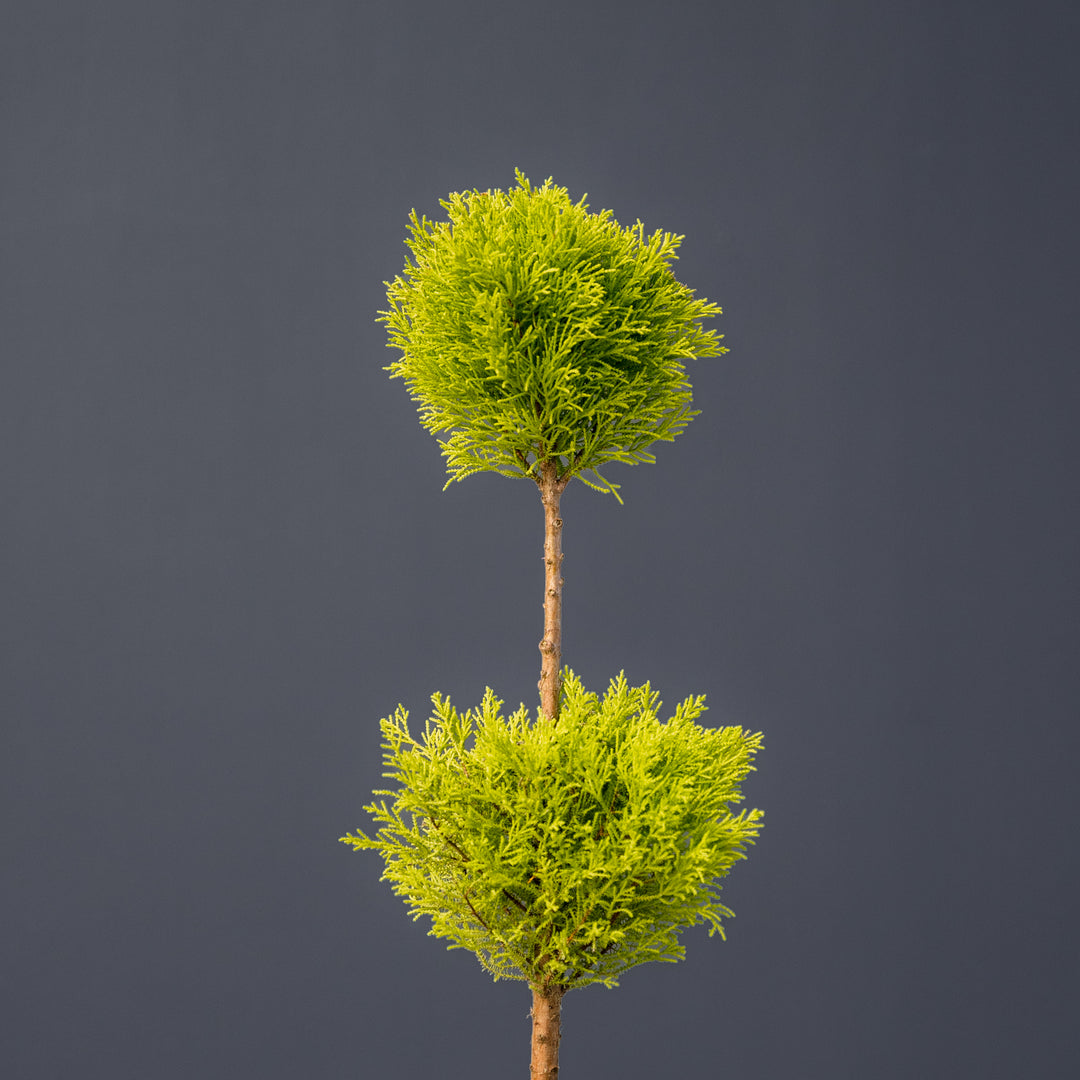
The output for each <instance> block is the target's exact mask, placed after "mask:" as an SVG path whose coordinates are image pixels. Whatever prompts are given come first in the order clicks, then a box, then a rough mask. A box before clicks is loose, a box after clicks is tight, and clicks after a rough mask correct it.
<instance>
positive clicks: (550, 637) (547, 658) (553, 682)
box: [536, 461, 568, 720]
mask: <svg viewBox="0 0 1080 1080" xmlns="http://www.w3.org/2000/svg"><path fill="white" fill-rule="evenodd" d="M567 479H568V478H563V479H561V480H560V479H559V470H558V467H557V465H556V463H555V462H554V461H545V462H544V464H543V465H541V466H540V477H539V479H538V480H537V481H536V483H537V485H538V486H539V488H540V500H541V501H542V502H543V504H544V637H543V640H542V641H541V642H540V682H539V683H538V684H537V687H538V689H539V690H540V711H541V712H543V713H544V715H545V716H549V717H551V718H552V719H553V720H558V719H559V692H560V690H561V689H562V685H561V684H562V676H561V672H562V587H563V580H562V518H561V517H559V500H560V499H561V498H562V493H563V489H564V488H565V487H566V481H567Z"/></svg>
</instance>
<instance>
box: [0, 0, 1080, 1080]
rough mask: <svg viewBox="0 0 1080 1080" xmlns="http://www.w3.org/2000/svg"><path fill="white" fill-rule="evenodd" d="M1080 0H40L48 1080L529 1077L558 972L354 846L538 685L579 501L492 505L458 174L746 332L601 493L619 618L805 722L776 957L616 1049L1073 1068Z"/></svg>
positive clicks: (768, 782)
mask: <svg viewBox="0 0 1080 1080" xmlns="http://www.w3.org/2000/svg"><path fill="white" fill-rule="evenodd" d="M1078 31H1080V16H1078V9H1077V7H1076V5H1075V4H1073V3H1071V2H1070V3H1031V4H1028V5H1024V4H1019V3H1017V4H1000V3H998V4H995V3H986V2H982V3H958V2H953V3H950V2H947V0H946V2H942V0H937V2H923V3H889V4H885V3H866V2H864V0H848V2H820V3H794V2H779V3H778V2H768V0H746V2H723V0H720V2H716V3H713V4H700V5H698V4H682V3H638V4H633V3H610V4H604V3H595V2H594V3H589V2H585V3H581V2H579V3H565V2H561V0H559V2H548V3H545V4H542V5H540V4H528V5H526V4H512V3H499V4H495V3H478V2H465V3H460V2H459V3H446V4H422V3H410V2H407V0H406V2H399V3H361V2H347V0H305V2H302V3H301V2H294V3H282V2H268V0H260V2H250V3H249V2H221V0H218V2H213V3H211V2H189V3H182V2H172V3H169V2H152V0H139V2H134V0H133V2H130V3H122V2H104V3H98V4H82V3H50V2H47V0H44V2H35V3H29V2H27V3H21V4H20V3H8V4H5V5H3V11H2V14H0V50H2V52H0V90H2V93H0V138H2V143H0V146H2V152H3V165H2V170H0V242H2V250H0V258H2V266H0V271H2V283H0V284H2V290H0V305H2V327H0V331H2V342H0V346H2V354H0V359H2V394H0V410H2V417H0V440H2V443H0V475H2V480H3V492H2V496H3V515H4V524H3V532H2V543H3V552H4V553H3V563H2V566H3V599H2V604H0V633H2V656H0V662H2V665H3V668H2V682H0V691H2V710H3V714H2V715H3V755H2V761H0V767H2V784H3V786H2V789H0V790H2V798H3V805H2V815H3V816H2V823H3V824H2V836H3V868H4V885H3V894H2V903H3V908H4V915H3V925H4V929H5V943H4V946H3V953H2V955H0V979H2V986H3V1003H2V1015H3V1018H4V1019H3V1028H4V1029H5V1030H4V1035H3V1048H2V1060H0V1072H2V1073H3V1075H4V1076H5V1077H12V1078H18V1080H23V1078H26V1080H39V1078H40V1080H46V1078H48V1080H51V1078H64V1080H66V1078H68V1077H79V1078H88V1080H89V1078H98V1077H101V1078H109V1080H123V1078H128V1077H130V1078H139V1080H144V1078H152V1080H158V1078H160V1080H173V1078H176V1080H188V1078H191V1077H203V1078H217V1077H221V1078H225V1077H228V1078H235V1077H259V1078H261V1080H279V1078H280V1080H296V1078H304V1080H307V1078H312V1080H323V1078H327V1080H330V1078H335V1080H336V1078H342V1080H345V1078H352V1077H373V1078H374V1077H383V1076H390V1075H394V1076H403V1077H423V1076H450V1077H470V1078H475V1080H482V1078H486V1077H492V1078H494V1077H507V1076H525V1075H526V1071H527V1060H528V1038H529V1024H528V1018H527V1013H528V1008H529V1000H528V993H527V991H526V989H525V988H524V987H523V986H522V985H521V984H519V983H499V984H493V983H492V982H491V980H490V978H489V977H488V976H487V975H486V974H485V973H484V972H483V971H482V970H481V969H480V967H479V965H478V964H477V963H476V961H475V960H474V959H473V957H471V956H470V955H469V954H467V953H464V952H460V951H459V952H450V953H448V952H446V951H445V950H444V948H443V945H442V943H440V942H438V941H435V940H434V939H430V938H427V937H426V936H425V929H426V927H425V926H424V925H423V924H413V923H411V922H410V921H409V919H408V918H407V917H406V912H405V907H404V905H403V904H402V902H401V901H400V900H399V899H397V898H396V897H394V896H393V895H392V894H391V892H390V891H389V889H388V888H387V886H385V885H384V884H380V883H379V881H378V877H379V873H380V870H381V865H380V863H379V860H378V859H377V857H376V856H374V855H370V854H363V855H357V854H352V853H350V852H349V851H348V850H347V849H346V848H345V847H344V846H343V845H340V844H338V843H337V837H338V836H340V835H341V834H342V833H343V832H345V831H346V830H347V829H350V828H353V827H354V826H356V825H358V824H361V823H364V822H365V821H366V817H365V815H364V814H363V813H362V811H361V805H362V803H363V802H365V801H367V797H368V795H369V793H370V790H371V788H372V787H374V786H378V785H379V784H380V782H381V781H380V776H379V773H380V768H381V762H380V750H379V745H378V741H379V735H378V730H377V722H378V720H379V718H380V717H381V716H384V715H386V714H387V713H388V712H390V711H392V710H393V708H394V706H395V705H396V704H397V703H398V701H401V702H403V703H404V704H405V705H406V706H407V707H408V708H410V709H411V710H412V713H413V717H414V720H415V721H418V722H419V721H420V720H422V718H423V716H424V715H425V710H426V708H427V703H428V697H429V695H430V694H431V692H432V691H434V690H442V691H445V692H448V693H450V694H451V695H452V696H453V697H454V699H455V701H456V702H457V703H459V704H461V705H467V704H471V703H474V702H475V701H477V700H478V698H479V696H480V694H481V693H482V691H483V688H484V686H485V685H487V684H491V685H493V686H494V687H495V688H496V689H497V690H498V691H499V693H500V695H501V696H503V697H504V698H505V699H506V700H507V701H508V702H509V703H510V704H513V705H516V703H517V702H518V701H521V700H525V701H526V702H528V703H529V704H530V705H531V704H533V702H534V700H535V695H536V690H535V683H536V677H537V673H538V658H539V654H538V652H537V649H536V642H537V641H538V640H539V636H540V630H541V611H540V599H541V596H540V588H541V571H542V567H541V563H540V558H539V556H540V546H541V541H542V516H541V511H540V504H539V500H538V498H537V495H536V492H535V489H534V488H532V487H531V485H529V484H527V483H512V482H510V481H508V480H504V479H501V478H499V477H494V476H479V477H475V478H473V479H470V480H468V481H466V482H464V483H462V484H459V485H455V486H454V487H452V488H451V489H450V490H448V491H447V492H445V493H442V492H441V491H440V488H441V487H442V484H443V481H444V472H443V462H442V459H441V458H440V456H439V454H438V452H437V447H436V446H435V444H434V442H433V440H432V439H431V438H430V437H429V436H428V435H427V434H426V433H424V432H423V431H422V429H421V428H420V426H419V424H418V423H417V420H416V414H415V406H414V404H413V403H412V402H410V401H409V399H408V397H407V395H406V393H405V391H404V389H403V386H402V384H401V383H400V382H390V381H389V380H388V379H387V377H386V374H385V373H384V372H383V371H382V370H381V369H382V365H384V364H388V363H389V362H390V361H391V360H392V359H393V354H392V353H390V352H389V351H388V350H386V349H385V347H384V342H385V334H384V331H383V329H382V327H380V326H378V325H376V324H375V323H374V321H373V320H374V317H375V313H376V311H377V310H378V309H379V308H380V307H383V306H385V295H384V288H383V285H382V282H383V280H384V279H386V278H388V277H391V276H393V275H394V274H395V273H397V272H398V271H399V269H400V268H401V265H402V263H403V259H404V255H405V249H404V246H403V239H404V236H405V225H406V218H407V214H408V212H409V210H410V209H411V208H413V207H416V208H418V209H419V210H421V211H422V212H426V213H428V214H429V215H430V216H434V215H437V214H439V213H440V208H439V206H438V200H439V198H441V197H445V195H446V194H447V193H448V192H450V191H452V190H462V189H469V188H473V187H479V188H486V187H489V186H501V187H507V186H509V185H511V184H512V183H513V169H514V167H515V166H520V167H521V168H522V169H523V170H524V171H525V172H526V173H527V174H528V175H529V176H530V177H531V178H532V179H533V180H534V181H536V182H540V181H542V180H543V179H544V178H545V177H547V176H548V175H553V176H554V178H555V180H556V182H557V183H559V184H561V185H564V186H566V187H568V188H569V190H570V193H571V195H572V196H573V197H574V198H575V199H576V198H579V197H580V196H581V195H582V194H584V193H586V192H587V193H588V194H589V201H590V205H591V206H592V207H593V209H596V210H599V209H601V208H611V209H612V210H613V211H614V213H615V215H616V217H618V218H619V219H620V220H621V221H622V222H623V223H624V224H630V223H632V222H633V221H634V220H635V219H636V218H638V217H640V218H641V219H642V220H643V221H644V222H645V224H646V226H647V227H648V228H649V229H653V228H657V227H660V228H664V229H667V230H671V231H675V232H678V233H683V234H685V236H686V241H685V243H684V245H683V249H682V254H683V257H682V260H681V262H680V263H679V264H678V272H679V275H680V277H681V278H682V280H684V281H686V282H687V283H688V284H689V285H691V286H692V287H694V288H695V289H697V290H698V293H699V295H702V296H706V297H708V298H709V299H712V300H715V301H717V302H719V303H721V304H722V305H723V306H724V308H725V316H724V318H723V319H722V320H721V322H722V326H721V329H722V330H723V332H724V333H725V334H726V344H727V345H729V346H730V348H731V353H730V355H729V356H727V357H725V358H723V359H721V360H709V361H702V362H700V363H698V364H694V365H693V366H692V369H691V377H692V379H693V382H694V386H695V396H696V403H697V405H698V407H699V408H700V409H701V410H702V415H701V416H700V417H699V418H698V419H697V420H696V421H695V422H694V423H693V424H692V425H691V427H690V429H689V430H688V432H687V434H686V435H685V436H683V437H682V438H681V439H680V440H679V441H678V442H676V443H675V444H673V445H661V446H660V447H659V450H658V455H659V461H658V464H657V465H655V466H645V467H640V468H637V469H619V468H615V469H612V470H611V474H612V476H613V478H614V479H616V480H617V481H619V482H621V483H623V485H624V487H623V492H624V494H625V498H626V505H625V507H619V506H618V505H617V504H616V503H615V501H614V500H613V499H611V498H605V497H603V496H601V495H598V494H595V493H593V492H591V491H588V490H587V489H585V488H584V487H580V486H578V487H575V488H572V489H570V490H569V491H568V493H567V495H566V496H565V500H564V517H565V520H566V533H565V547H566V564H565V571H566V572H565V577H566V582H567V585H566V589H567V592H566V613H565V619H566V624H565V625H566V633H565V646H566V653H565V659H566V660H567V662H568V663H570V664H571V666H573V667H574V668H575V669H576V670H577V672H578V673H579V674H580V675H581V676H582V677H583V678H584V679H585V681H586V683H587V684H588V685H590V686H592V687H594V688H597V689H602V688H603V686H604V685H605V684H606V682H607V680H608V678H610V677H611V676H612V675H614V674H615V673H616V672H618V671H619V669H621V668H625V669H626V672H627V675H628V677H629V678H630V679H631V680H633V681H638V682H640V681H644V680H645V679H649V680H651V681H652V683H653V685H654V686H656V687H657V688H659V690H660V691H661V693H662V696H663V697H664V699H665V701H666V702H667V703H668V705H669V706H670V705H673V704H674V703H675V702H676V701H677V700H678V699H680V698H681V697H683V696H685V695H686V694H688V693H697V692H704V693H706V694H707V695H708V697H709V701H710V703H711V706H712V711H711V712H710V713H709V714H708V719H709V721H710V722H712V723H739V724H744V725H747V726H750V727H752V728H754V729H761V730H764V731H765V733H766V736H767V751H766V753H765V754H764V755H763V756H762V758H761V760H760V766H761V767H760V770H759V772H758V773H756V774H755V775H754V776H752V777H751V779H750V781H749V783H748V785H747V792H748V795H749V799H750V805H755V806H761V807H763V808H764V809H765V810H766V812H767V815H768V817H767V824H766V828H765V831H764V834H763V836H762V839H761V841H760V842H759V844H758V845H757V847H756V848H755V849H754V850H753V852H752V856H751V858H750V860H749V862H747V863H743V864H741V865H740V866H739V867H737V869H736V871H735V872H734V873H733V874H732V876H731V877H730V878H729V879H728V885H727V888H726V891H725V897H726V898H727V900H728V902H729V904H730V905H731V906H732V907H734V909H735V910H736V912H737V914H738V918H737V920H736V921H734V922H733V923H732V924H731V928H730V934H729V940H728V942H727V943H726V944H725V943H720V942H719V940H718V939H712V940H709V939H707V938H706V937H705V935H704V933H703V932H694V933H691V934H689V935H688V937H687V943H688V946H689V949H688V951H689V955H688V959H687V960H686V961H685V962H684V963H682V964H679V965H652V966H649V967H645V968H641V969H638V970H636V971H634V972H631V973H630V974H629V975H628V976H627V977H626V978H625V981H624V983H623V985H622V986H621V987H620V988H619V989H617V990H613V991H605V990H603V989H601V988H593V989H590V990H587V991H584V992H581V993H577V994H573V995H571V996H570V997H568V998H567V1000H566V1003H565V1008H564V1017H565V1023H564V1041H563V1056H562V1065H563V1075H564V1076H565V1077H566V1080H574V1078H584V1077H593V1078H601V1077H616V1076H618V1077H697V1076H701V1077H717V1078H724V1080H780V1078H785V1080H786V1078H791V1080H802V1078H814V1080H816V1078H822V1080H825V1078H828V1080H836V1078H855V1080H864V1078H883V1080H891V1078H900V1077H903V1078H905V1080H906V1078H910V1077H934V1078H937V1077H942V1078H954V1077H966V1076H978V1077H980V1078H982V1080H986V1078H1001V1080H1015V1078H1017V1077H1061V1076H1065V1075H1070V1074H1071V1071H1072V1069H1073V1068H1075V1067H1076V1062H1077V1058H1078V1041H1080V1040H1078V1036H1077V1026H1076V1013H1077V1007H1078V1005H1080V997H1078V991H1077V976H1078V969H1080V955H1078V938H1077V933H1076V927H1075V923H1076V917H1077V906H1078V905H1077V901H1078V888H1077V879H1078V872H1077V854H1076V848H1077V841H1076V815H1075V790H1076V774H1077V751H1078V749H1080V746H1078V734H1077V732H1078V726H1077V720H1078V718H1080V715H1078V714H1080V708H1078V694H1077V689H1078V679H1077V673H1076V663H1077V646H1078V643H1080V642H1078V637H1080V635H1078V626H1077V618H1076V612H1077V604H1076V598H1077V592H1078V580H1077V579H1078V576H1080V575H1078V570H1077V558H1076V555H1077V545H1078V539H1080V537H1078V520H1080V513H1078V501H1077V485H1076V470H1075V464H1076V459H1077V452H1078V449H1080V448H1078V445H1077V443H1078V438H1077V430H1076V416H1077V405H1078V388H1080V380H1078V375H1077V346H1076V338H1077V331H1076V328H1075V323H1076V311H1077V285H1078V274H1077V265H1076V262H1075V261H1074V258H1073V256H1074V251H1075V248H1076V241H1077V234H1076V228H1075V220H1074V219H1075V216H1076V211H1075V199H1076V191H1077V187H1078V181H1080V169H1078V167H1077V166H1078V164H1080V162H1078V143H1080V131H1078V127H1080V125H1078V105H1080V101H1078V96H1080V95H1078V85H1080V83H1078V78H1077V75H1076V42H1077V34H1078Z"/></svg>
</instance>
